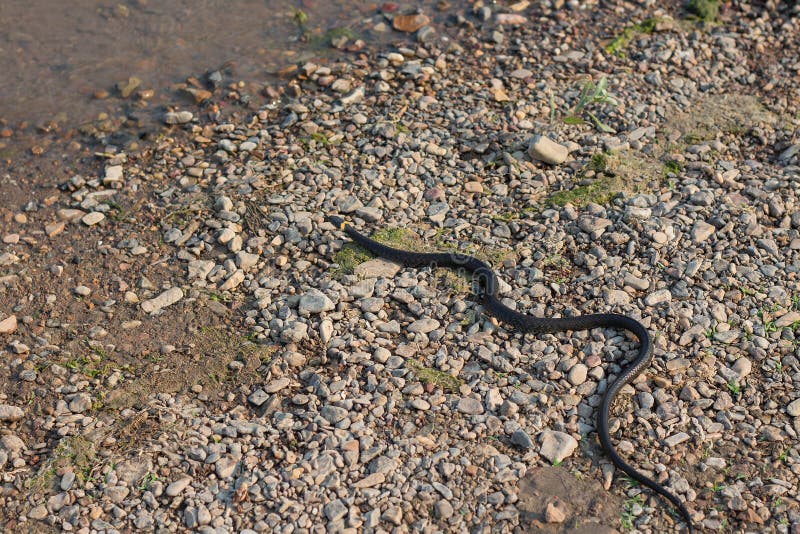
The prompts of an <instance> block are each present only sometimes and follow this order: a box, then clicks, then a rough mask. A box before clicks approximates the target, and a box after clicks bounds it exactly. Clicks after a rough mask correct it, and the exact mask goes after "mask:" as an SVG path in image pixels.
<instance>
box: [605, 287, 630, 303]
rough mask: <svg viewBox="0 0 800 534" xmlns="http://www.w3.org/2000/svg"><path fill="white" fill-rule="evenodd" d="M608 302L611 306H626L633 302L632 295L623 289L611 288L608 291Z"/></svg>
mask: <svg viewBox="0 0 800 534" xmlns="http://www.w3.org/2000/svg"><path fill="white" fill-rule="evenodd" d="M605 298H606V304H608V305H609V306H624V305H625V304H630V303H631V296H630V295H628V294H627V293H626V292H625V291H622V290H621V289H610V290H608V291H606V295H605Z"/></svg>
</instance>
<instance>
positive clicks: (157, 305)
mask: <svg viewBox="0 0 800 534" xmlns="http://www.w3.org/2000/svg"><path fill="white" fill-rule="evenodd" d="M182 298H183V290H182V289H181V288H179V287H171V288H169V289H167V290H166V291H164V292H163V293H161V294H160V295H159V296H157V297H155V298H152V299H150V300H146V301H144V302H142V304H141V306H142V310H143V311H144V312H145V313H156V312H158V311H161V310H162V309H163V308H166V307H167V306H172V305H173V304H175V303H176V302H178V301H179V300H181V299H182Z"/></svg>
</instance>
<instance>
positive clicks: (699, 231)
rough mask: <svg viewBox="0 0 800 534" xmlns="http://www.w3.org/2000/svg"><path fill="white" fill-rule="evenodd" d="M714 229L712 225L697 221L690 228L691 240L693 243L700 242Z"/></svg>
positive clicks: (709, 235)
mask: <svg viewBox="0 0 800 534" xmlns="http://www.w3.org/2000/svg"><path fill="white" fill-rule="evenodd" d="M714 231H716V228H714V227H713V226H712V225H710V224H708V223H705V222H702V221H701V222H698V223H696V224H695V225H694V227H693V228H692V240H693V241H694V242H695V243H702V242H704V241H705V240H706V239H708V238H709V237H711V235H712V234H713V233H714Z"/></svg>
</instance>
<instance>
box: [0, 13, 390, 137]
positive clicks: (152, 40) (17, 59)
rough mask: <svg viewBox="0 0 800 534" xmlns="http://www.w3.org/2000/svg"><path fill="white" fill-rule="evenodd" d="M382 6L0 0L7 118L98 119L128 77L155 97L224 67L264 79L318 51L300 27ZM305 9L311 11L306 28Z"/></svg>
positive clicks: (320, 30)
mask: <svg viewBox="0 0 800 534" xmlns="http://www.w3.org/2000/svg"><path fill="white" fill-rule="evenodd" d="M378 5H379V4H372V5H367V4H365V3H361V2H352V1H348V0H326V1H317V0H303V1H290V0H168V1H158V0H130V1H120V0H105V1H104V0H70V1H68V2H65V1H63V0H3V1H2V3H0V73H2V76H0V120H5V121H6V122H7V125H8V126H11V127H12V128H16V127H17V126H18V125H19V123H20V122H23V121H25V122H28V123H29V124H31V125H37V124H42V123H46V122H49V121H55V122H56V123H59V124H67V125H69V124H73V125H74V124H78V123H81V122H85V121H88V120H92V119H93V118H95V117H96V115H97V114H98V113H99V112H101V111H104V110H107V109H108V108H109V107H110V106H111V104H110V103H109V101H105V100H98V99H95V98H93V95H94V94H95V93H96V92H97V91H98V90H106V91H108V92H109V93H110V94H111V95H112V96H114V95H118V92H117V91H115V90H114V87H115V84H117V83H118V82H121V81H125V80H128V79H129V78H130V77H136V78H139V79H140V80H141V85H140V86H139V88H138V89H153V90H154V96H153V101H154V102H159V101H167V99H166V98H165V94H164V93H168V92H169V87H170V86H171V85H172V84H175V83H177V82H182V81H184V80H185V78H186V77H187V76H190V75H199V74H202V73H204V72H206V71H208V70H214V69H217V68H220V67H222V66H223V65H224V66H226V67H227V68H228V69H229V71H232V73H233V75H234V76H236V77H238V78H240V79H246V80H248V81H251V82H259V81H266V80H268V79H269V76H270V73H274V72H275V71H277V70H279V69H280V68H282V67H285V66H286V65H289V64H291V63H296V62H297V61H298V59H300V58H302V56H303V54H310V53H313V52H314V51H313V50H310V48H311V47H310V46H309V44H307V43H305V42H303V41H302V40H301V39H299V37H300V36H301V34H302V33H303V31H306V32H307V33H308V34H310V35H311V36H312V37H313V35H322V34H324V32H325V31H327V30H330V29H332V28H341V27H351V26H354V25H357V24H358V23H359V22H360V21H363V19H364V18H365V16H367V15H368V14H375V13H376V11H377V6H378ZM298 9H300V10H302V11H303V13H305V15H306V16H307V20H306V22H305V23H304V24H303V28H302V29H301V27H300V25H299V24H298V22H297V18H296V16H295V15H296V13H297V10H298ZM359 9H362V10H364V11H363V12H360V11H359ZM388 33H389V34H391V33H395V32H388ZM362 37H363V38H365V39H367V40H369V39H370V37H369V36H367V35H363V36H362ZM393 37H394V38H397V37H398V34H397V33H395V35H394V36H393ZM373 38H374V36H373ZM390 38H391V36H390ZM312 41H313V38H312ZM316 52H317V53H319V51H318V50H317V51H316ZM134 94H135V93H134Z"/></svg>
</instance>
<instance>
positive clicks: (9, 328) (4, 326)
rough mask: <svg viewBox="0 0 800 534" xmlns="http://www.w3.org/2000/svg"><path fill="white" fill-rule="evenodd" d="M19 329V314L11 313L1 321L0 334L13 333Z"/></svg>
mask: <svg viewBox="0 0 800 534" xmlns="http://www.w3.org/2000/svg"><path fill="white" fill-rule="evenodd" d="M16 331H17V316H16V315H9V316H8V317H6V318H5V319H3V320H2V321H0V334H13V333H14V332H16Z"/></svg>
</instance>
